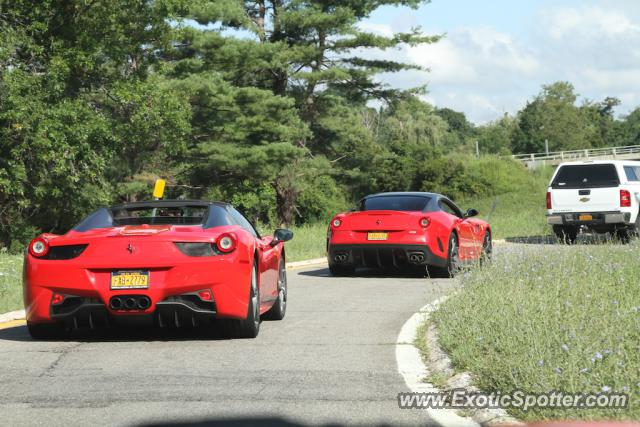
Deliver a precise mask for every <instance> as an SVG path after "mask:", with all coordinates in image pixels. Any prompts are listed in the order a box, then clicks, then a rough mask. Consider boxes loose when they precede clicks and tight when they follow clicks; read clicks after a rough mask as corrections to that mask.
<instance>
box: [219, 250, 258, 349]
mask: <svg viewBox="0 0 640 427" xmlns="http://www.w3.org/2000/svg"><path fill="white" fill-rule="evenodd" d="M227 322H228V323H227V328H226V332H227V335H229V336H230V337H231V338H255V337H257V336H258V333H259V332H260V291H259V289H258V262H257V261H254V265H253V270H252V272H251V288H250V290H249V305H248V307H247V318H246V319H242V320H236V319H233V320H228V321H227Z"/></svg>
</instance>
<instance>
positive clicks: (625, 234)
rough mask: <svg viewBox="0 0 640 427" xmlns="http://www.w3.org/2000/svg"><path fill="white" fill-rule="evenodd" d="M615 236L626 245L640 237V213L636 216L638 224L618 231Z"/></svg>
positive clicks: (635, 223)
mask: <svg viewBox="0 0 640 427" xmlns="http://www.w3.org/2000/svg"><path fill="white" fill-rule="evenodd" d="M613 235H614V236H615V237H616V238H617V239H618V240H620V242H621V243H624V244H626V243H629V242H630V241H631V239H634V238H636V237H638V236H639V235H640V213H638V215H637V216H636V222H634V223H633V225H631V226H629V228H623V229H618V230H616V231H615V232H614V233H613Z"/></svg>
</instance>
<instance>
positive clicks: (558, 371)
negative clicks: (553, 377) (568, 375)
mask: <svg viewBox="0 0 640 427" xmlns="http://www.w3.org/2000/svg"><path fill="white" fill-rule="evenodd" d="M554 371H555V373H556V374H558V375H560V374H561V373H562V369H560V368H556V369H554Z"/></svg>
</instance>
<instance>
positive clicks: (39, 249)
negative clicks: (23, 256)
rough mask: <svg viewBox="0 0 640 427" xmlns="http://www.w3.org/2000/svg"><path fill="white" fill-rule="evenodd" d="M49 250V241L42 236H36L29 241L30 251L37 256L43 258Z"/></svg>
mask: <svg viewBox="0 0 640 427" xmlns="http://www.w3.org/2000/svg"><path fill="white" fill-rule="evenodd" d="M47 252H49V243H48V242H47V241H46V240H45V239H44V238H42V237H36V238H35V239H33V240H32V241H31V243H29V253H30V254H31V255H33V256H34V257H37V258H42V257H43V256H45V255H46V254H47Z"/></svg>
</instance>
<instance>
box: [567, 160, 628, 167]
mask: <svg viewBox="0 0 640 427" xmlns="http://www.w3.org/2000/svg"><path fill="white" fill-rule="evenodd" d="M603 164H606V165H608V164H613V165H627V166H640V161H637V160H580V161H577V162H564V163H560V165H559V166H581V165H603Z"/></svg>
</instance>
